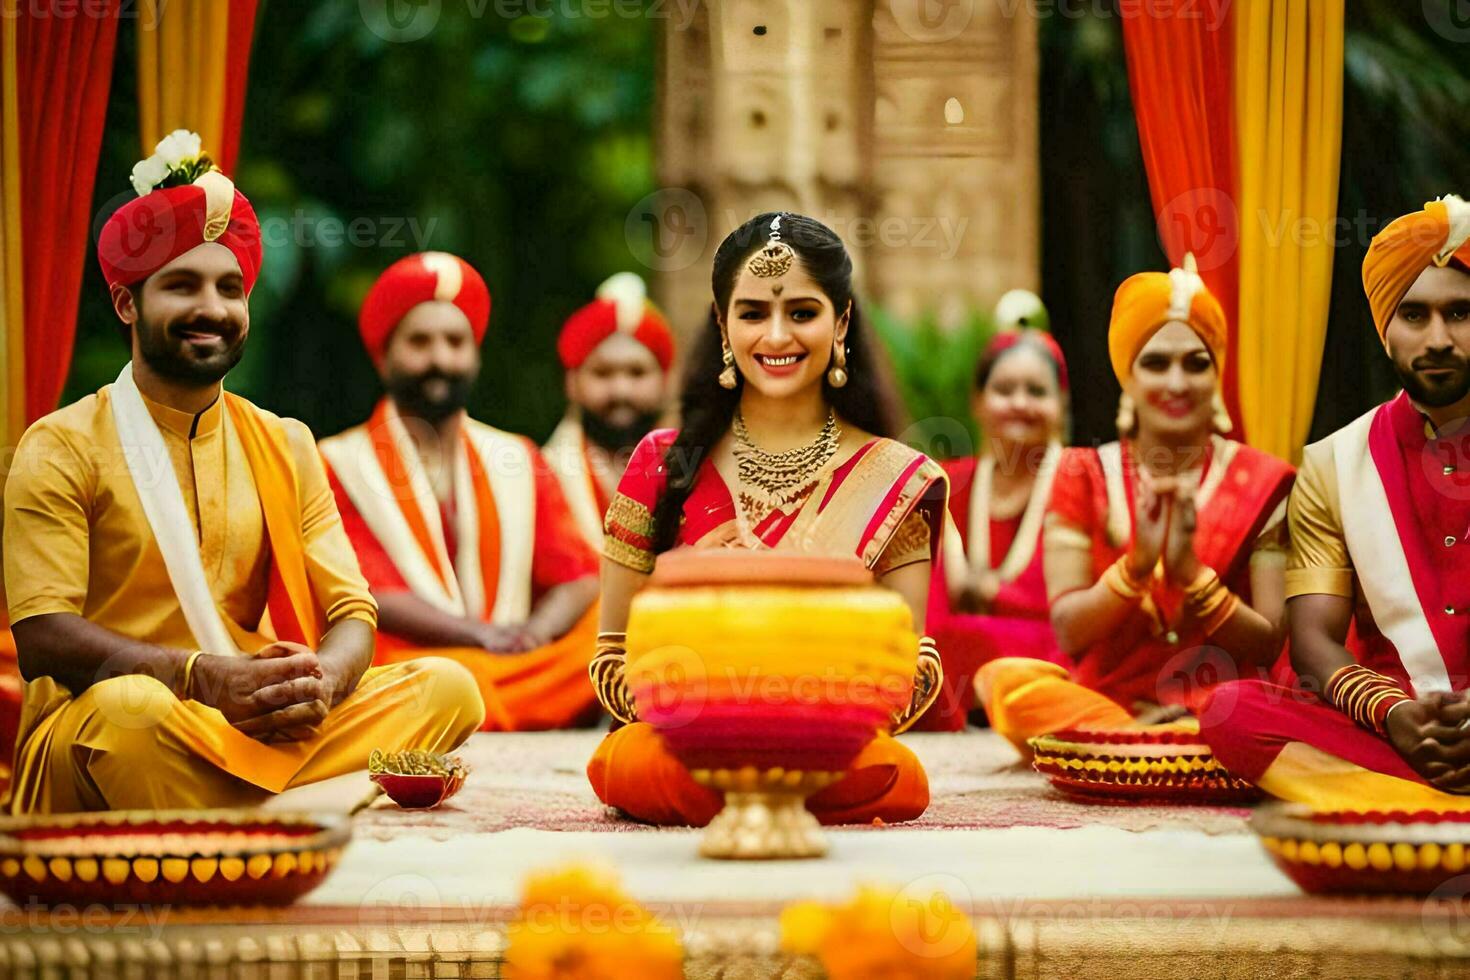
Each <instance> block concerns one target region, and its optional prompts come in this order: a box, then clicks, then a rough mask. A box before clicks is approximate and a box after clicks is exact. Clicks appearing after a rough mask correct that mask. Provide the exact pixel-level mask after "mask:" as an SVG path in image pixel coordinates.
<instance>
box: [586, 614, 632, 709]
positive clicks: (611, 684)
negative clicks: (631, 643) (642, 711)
mask: <svg viewBox="0 0 1470 980" xmlns="http://www.w3.org/2000/svg"><path fill="white" fill-rule="evenodd" d="M627 637H628V634H626V633H612V632H608V633H599V634H597V652H596V653H594V654H593V655H592V662H591V663H590V664H588V665H587V676H588V677H589V678H590V679H591V681H592V690H593V693H594V694H596V695H597V702H598V703H599V704H601V705H602V707H603V710H605V711H606V712H607V713H608V714H610V715H612V716H613V717H614V718H616V719H617V720H618V721H620V722H622V723H623V724H625V725H627V724H632V723H633V722H635V721H637V720H638V709H637V707H636V706H635V705H634V703H633V694H632V692H631V691H629V690H628V682H627V679H626V677H625V676H624V672H625V670H626V669H627V652H626V649H625V645H626V643H627Z"/></svg>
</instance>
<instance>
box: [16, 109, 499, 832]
mask: <svg viewBox="0 0 1470 980" xmlns="http://www.w3.org/2000/svg"><path fill="white" fill-rule="evenodd" d="M140 174H141V176H140ZM150 174H151V176H148V175H150ZM144 178H146V179H144ZM160 184H161V187H160V188H159V189H155V187H156V186H158V185H160ZM135 185H136V186H138V189H139V191H140V193H141V195H142V196H140V197H139V198H138V199H136V200H134V201H131V202H129V203H127V204H125V205H124V206H123V207H121V208H119V209H118V211H117V212H116V213H115V214H113V215H112V217H111V218H109V219H108V221H107V223H106V224H105V225H104V226H103V229H102V234H101V237H100V239H99V242H98V258H99V260H100V262H101V265H102V271H103V275H104V276H105V278H106V279H107V282H108V284H109V286H110V287H111V291H112V302H113V307H114V309H115V311H116V313H117V316H118V319H119V321H120V322H121V324H122V327H123V330H124V332H125V333H126V334H127V336H128V341H129V344H130V346H131V348H132V360H131V362H130V363H129V364H127V365H126V366H125V367H124V368H123V370H122V372H121V374H119V375H118V379H117V381H116V382H115V383H113V384H110V385H107V386H105V387H103V388H102V389H101V390H100V391H98V392H97V393H96V394H95V395H89V396H87V397H86V398H83V399H82V400H81V401H79V402H77V403H75V404H73V405H69V406H67V407H65V408H62V409H61V410H59V411H56V412H53V413H52V414H50V415H48V416H46V417H45V418H43V419H41V420H40V421H38V422H36V423H35V424H34V425H32V426H31V427H30V429H29V430H27V432H26V434H25V435H24V437H22V439H21V441H20V445H19V446H18V447H17V449H16V454H15V460H14V462H13V464H12V466H11V469H10V476H9V479H8V481H7V482H6V485H5V529H4V562H5V590H6V593H7V596H8V598H9V603H10V607H9V608H10V617H11V620H12V622H13V624H14V626H13V630H14V636H15V642H16V646H17V648H18V652H19V658H20V664H21V666H22V668H23V673H24V675H25V676H26V677H27V678H28V683H27V685H26V689H25V702H24V711H23V714H22V717H21V723H20V736H19V746H18V748H17V750H16V754H15V760H16V765H15V781H14V784H13V786H12V795H11V802H10V807H11V810H12V811H13V812H17V813H32V812H40V813H50V812H67V811H76V810H105V809H172V808H197V807H235V806H253V805H256V804H259V803H262V802H264V801H265V800H266V799H267V798H269V797H270V796H271V795H272V794H274V793H279V792H281V791H283V790H286V789H289V788H292V787H295V786H299V785H302V784H306V783H311V782H315V781H318V780H321V779H325V778H328V777H331V776H335V775H339V774H345V773H349V772H353V771H357V770H362V769H365V768H366V767H367V762H368V756H369V754H370V753H371V752H372V750H373V749H383V750H385V751H396V750H400V749H428V750H431V751H446V750H450V749H453V748H455V747H456V746H458V745H459V744H460V743H461V742H463V741H464V739H466V738H467V737H468V736H469V735H470V733H472V732H473V731H474V730H475V729H476V728H477V727H478V726H479V724H480V721H481V719H482V717H483V715H484V706H483V704H482V703H481V700H480V696H479V693H478V692H477V691H476V690H475V687H474V682H473V680H472V679H471V678H470V676H469V675H468V673H467V672H466V671H464V670H463V668H461V667H459V666H457V665H456V664H453V663H450V662H449V661H446V660H435V661H424V662H422V663H420V664H414V665H404V666H394V667H383V668H375V669H374V668H370V667H369V664H370V662H371V658H372V650H373V629H374V625H375V624H376V622H377V606H376V605H375V604H374V602H373V599H372V596H371V594H370V593H369V592H368V587H367V583H366V582H364V581H363V578H362V575H361V573H360V572H359V571H358V566H357V560H356V558H355V557H354V555H353V552H352V546H351V545H350V544H349V543H348V540H347V536H346V535H345V534H344V533H343V530H342V522H341V519H340V517H339V516H338V514H337V508H336V506H335V505H334V504H333V501H332V492H331V489H330V488H329V487H328V485H327V478H326V473H325V472H324V471H323V469H322V464H321V459H320V457H319V456H318V455H317V453H316V446H315V441H314V440H313V439H312V437H311V433H310V432H309V431H308V430H307V428H306V426H304V425H302V424H301V423H300V422H297V421H295V420H292V419H283V418H278V417H277V416H275V415H272V414H271V413H270V412H267V411H265V410H263V409H260V408H257V407H255V406H254V405H252V404H251V403H250V402H248V401H246V400H245V399H243V398H241V397H239V396H238V395H233V394H230V393H228V392H224V391H223V390H222V388H221V381H222V379H223V378H224V376H225V374H226V373H227V372H228V371H229V370H230V368H232V367H233V366H234V365H235V364H236V363H237V362H238V361H239V359H240V356H241V354H243V352H244V348H245V343H246V340H247V339H248V337H249V335H250V310H249V297H250V290H251V287H252V286H253V285H254V283H255V279H256V274H257V272H258V271H259V269H260V259H261V247H260V229H259V226H258V225H257V224H256V220H255V214H254V212H253V211H252V210H251V207H250V202H249V201H247V200H246V199H245V196H244V195H243V194H241V193H240V192H239V191H237V190H236V189H235V187H234V185H233V184H232V183H231V182H230V181H229V179H228V178H226V177H225V176H224V175H223V174H221V173H219V172H218V171H217V170H215V169H214V168H213V166H212V164H210V162H209V160H208V158H207V157H204V156H203V155H202V154H201V153H200V152H199V148H198V137H197V136H193V135H192V134H187V133H175V134H173V135H172V136H170V137H169V138H168V139H166V140H165V141H164V142H163V143H161V144H159V151H158V153H157V154H155V156H154V157H151V158H150V159H149V161H145V163H144V164H140V166H139V171H135Z"/></svg>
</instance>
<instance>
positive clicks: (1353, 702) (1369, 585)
mask: <svg viewBox="0 0 1470 980" xmlns="http://www.w3.org/2000/svg"><path fill="white" fill-rule="evenodd" d="M1363 288H1364V290H1365V292H1366V293H1367V296H1368V305H1369V307H1370V308H1371V310H1372V312H1373V322H1374V325H1375V327H1376V328H1377V330H1378V335H1379V337H1380V338H1381V339H1382V341H1383V345H1384V349H1385V351H1386V352H1387V354H1388V356H1389V358H1390V359H1391V360H1392V361H1393V365H1394V369H1395V370H1396V371H1397V373H1398V376H1399V380H1400V381H1401V382H1402V384H1403V387H1404V390H1403V392H1401V393H1400V394H1399V395H1398V396H1397V397H1395V398H1394V399H1393V400H1392V401H1389V402H1388V403H1386V404H1383V405H1379V406H1378V407H1376V408H1374V409H1373V410H1372V411H1370V412H1368V413H1367V414H1366V415H1364V416H1363V417H1362V418H1360V419H1358V420H1357V421H1356V422H1353V423H1351V424H1349V425H1348V426H1347V427H1346V428H1343V429H1340V430H1339V431H1337V432H1335V433H1333V434H1332V435H1330V436H1328V437H1327V438H1326V439H1324V440H1322V441H1321V442H1318V443H1316V444H1314V445H1311V446H1308V447H1307V448H1306V452H1305V454H1304V456H1303V459H1302V468H1301V475H1300V477H1299V479H1298V482H1297V487H1296V491H1295V492H1294V493H1293V495H1292V498H1291V510H1290V525H1291V557H1290V562H1289V564H1288V566H1287V572H1286V595H1287V597H1288V609H1289V613H1290V621H1291V659H1292V665H1293V666H1294V667H1295V668H1296V672H1297V674H1298V676H1300V677H1302V678H1303V679H1305V680H1307V681H1308V683H1309V685H1310V687H1311V689H1312V690H1313V691H1320V692H1321V695H1320V697H1318V696H1315V695H1308V694H1303V693H1301V692H1300V691H1282V690H1281V689H1278V688H1273V687H1271V686H1269V685H1264V684H1241V685H1232V686H1231V687H1230V688H1228V689H1222V690H1221V691H1220V692H1219V693H1218V694H1217V695H1216V698H1217V700H1224V699H1227V698H1228V701H1224V703H1225V704H1226V706H1227V710H1221V711H1216V712H1213V714H1214V715H1215V716H1217V717H1218V719H1219V721H1218V723H1217V724H1214V725H1212V726H1210V727H1208V728H1207V730H1206V734H1207V735H1208V736H1209V739H1210V741H1211V744H1212V745H1213V746H1214V747H1215V752H1216V754H1217V755H1218V756H1219V758H1220V759H1221V761H1223V762H1224V763H1225V765H1226V766H1228V767H1229V768H1230V769H1231V770H1232V771H1233V772H1237V773H1238V774H1239V775H1242V776H1244V777H1246V778H1249V779H1253V780H1255V781H1256V782H1257V783H1259V784H1260V785H1261V786H1262V787H1263V788H1264V789H1266V790H1267V791H1269V792H1271V793H1274V794H1275V795H1277V796H1280V797H1283V798H1285V799H1290V800H1300V801H1302V802H1305V803H1309V804H1312V805H1314V806H1318V807H1321V808H1324V809H1354V808H1356V809H1363V808H1368V807H1371V808H1373V809H1379V810H1390V809H1392V810H1398V809H1403V810H1417V809H1423V808H1430V809H1466V808H1470V798H1467V797H1466V796H1464V795H1462V794H1470V701H1467V699H1466V697H1465V692H1466V689H1467V687H1470V626H1467V624H1470V464H1467V459H1470V456H1467V451H1470V429H1467V426H1466V419H1467V417H1470V204H1467V203H1466V202H1465V201H1462V200H1461V199H1460V198H1458V197H1453V196H1449V197H1444V198H1441V199H1439V200H1437V201H1431V202H1430V203H1428V204H1426V205H1425V206H1424V209H1423V210H1421V211H1416V212H1414V213H1412V214H1409V215H1405V216H1404V217H1402V218H1399V219H1398V220H1396V221H1394V222H1393V223H1392V224H1390V225H1389V226H1388V227H1387V228H1385V229H1384V230H1383V231H1382V232H1380V233H1379V234H1378V236H1377V237H1376V238H1374V239H1373V243H1372V245H1371V246H1370V247H1369V249H1368V256H1367V258H1366V259H1365V260H1364V262H1363ZM1350 633H1351V634H1352V636H1353V640H1352V645H1351V647H1349V646H1348V642H1349V634H1350Z"/></svg>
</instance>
